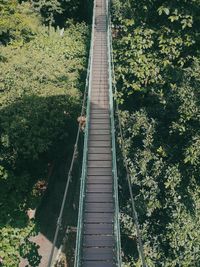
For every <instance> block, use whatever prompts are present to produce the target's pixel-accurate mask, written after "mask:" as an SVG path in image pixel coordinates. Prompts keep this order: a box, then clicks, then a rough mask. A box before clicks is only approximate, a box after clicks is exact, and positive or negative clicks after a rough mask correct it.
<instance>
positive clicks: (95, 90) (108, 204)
mask: <svg viewBox="0 0 200 267" xmlns="http://www.w3.org/2000/svg"><path fill="white" fill-rule="evenodd" d="M106 23H107V22H106V0H96V14H95V30H94V47H93V63H92V64H93V68H92V81H91V82H92V86H91V88H92V89H91V103H90V107H91V108H90V124H89V136H88V161H87V178H86V195H85V199H84V214H83V231H82V234H83V237H82V240H83V246H82V251H81V266H83V267H114V266H117V263H116V262H117V259H116V257H117V255H116V252H115V246H116V240H115V236H114V208H115V207H114V204H115V202H114V197H113V176H112V152H111V125H110V112H109V80H108V77H109V75H108V74H109V73H108V55H107V49H108V47H107V46H108V44H107V25H106Z"/></svg>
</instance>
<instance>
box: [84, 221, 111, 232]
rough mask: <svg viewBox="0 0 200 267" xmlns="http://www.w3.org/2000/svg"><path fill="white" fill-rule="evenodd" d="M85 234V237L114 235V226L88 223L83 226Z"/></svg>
mask: <svg viewBox="0 0 200 267" xmlns="http://www.w3.org/2000/svg"><path fill="white" fill-rule="evenodd" d="M83 233H84V234H85V235H94V234H98V235H112V234H113V233H114V225H113V224H110V223H108V224H107V223H89V224H88V223H86V224H84V225H83Z"/></svg>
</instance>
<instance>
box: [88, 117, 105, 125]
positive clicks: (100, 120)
mask: <svg viewBox="0 0 200 267" xmlns="http://www.w3.org/2000/svg"><path fill="white" fill-rule="evenodd" d="M90 123H91V124H97V123H102V124H108V125H109V124H110V119H109V118H103V119H100V118H97V119H92V120H91V121H90Z"/></svg>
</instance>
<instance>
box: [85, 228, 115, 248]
mask: <svg viewBox="0 0 200 267" xmlns="http://www.w3.org/2000/svg"><path fill="white" fill-rule="evenodd" d="M90 232H91V233H92V230H91V231H90ZM94 232H95V231H94ZM103 232H104V233H105V235H99V236H96V235H92V234H84V235H83V246H84V247H114V246H115V240H114V237H113V236H112V235H108V231H106V230H105V231H103Z"/></svg>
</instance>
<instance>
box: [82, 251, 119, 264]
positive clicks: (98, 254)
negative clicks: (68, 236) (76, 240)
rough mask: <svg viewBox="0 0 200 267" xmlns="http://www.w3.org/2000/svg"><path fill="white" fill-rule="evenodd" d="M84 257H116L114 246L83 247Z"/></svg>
mask: <svg viewBox="0 0 200 267" xmlns="http://www.w3.org/2000/svg"><path fill="white" fill-rule="evenodd" d="M82 258H83V259H84V260H101V261H102V260H105V261H109V260H110V261H111V260H113V258H114V250H113V248H83V254H82Z"/></svg>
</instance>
